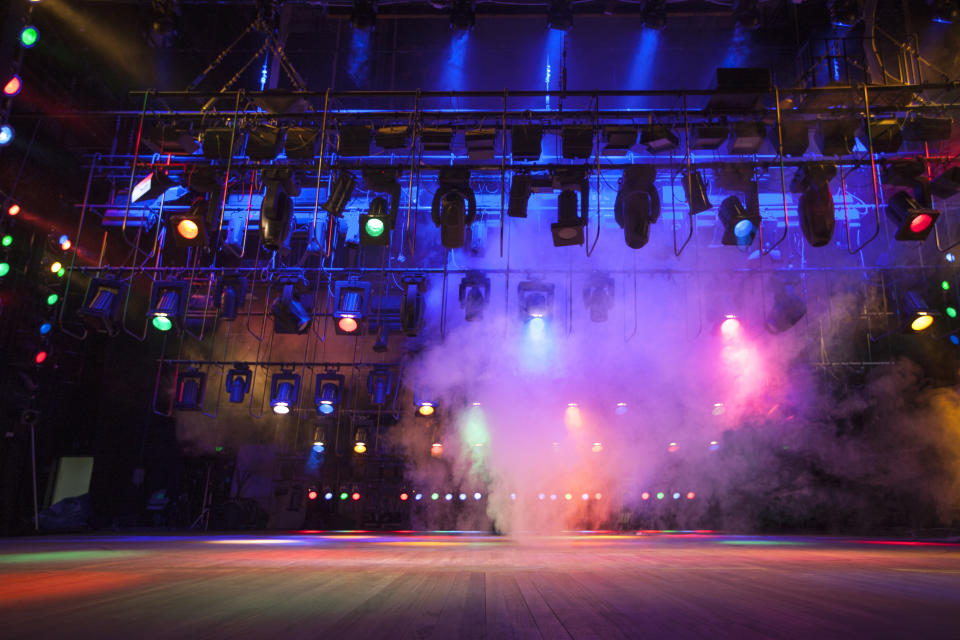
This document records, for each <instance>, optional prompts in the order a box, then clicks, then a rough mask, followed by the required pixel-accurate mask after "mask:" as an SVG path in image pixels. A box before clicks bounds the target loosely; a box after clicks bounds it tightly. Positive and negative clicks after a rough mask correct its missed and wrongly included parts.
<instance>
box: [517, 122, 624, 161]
mask: <svg viewBox="0 0 960 640" xmlns="http://www.w3.org/2000/svg"><path fill="white" fill-rule="evenodd" d="M634 138H636V133H634ZM542 146H543V127H542V126H540V125H538V124H521V125H517V126H515V127H511V128H510V150H511V153H512V154H513V159H514V160H528V161H533V162H536V161H537V160H539V159H540V153H541V151H542Z"/></svg>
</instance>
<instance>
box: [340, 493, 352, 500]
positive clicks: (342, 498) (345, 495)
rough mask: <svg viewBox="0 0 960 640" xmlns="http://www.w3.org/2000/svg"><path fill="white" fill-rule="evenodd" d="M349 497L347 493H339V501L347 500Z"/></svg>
mask: <svg viewBox="0 0 960 640" xmlns="http://www.w3.org/2000/svg"><path fill="white" fill-rule="evenodd" d="M349 497H350V494H349V493H347V492H346V491H343V492H341V493H340V499H341V500H346V499H347V498H349Z"/></svg>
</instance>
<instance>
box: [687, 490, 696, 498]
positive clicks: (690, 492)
mask: <svg viewBox="0 0 960 640" xmlns="http://www.w3.org/2000/svg"><path fill="white" fill-rule="evenodd" d="M696 497H697V494H695V493H694V492H693V491H688V492H687V500H693V499H694V498H696Z"/></svg>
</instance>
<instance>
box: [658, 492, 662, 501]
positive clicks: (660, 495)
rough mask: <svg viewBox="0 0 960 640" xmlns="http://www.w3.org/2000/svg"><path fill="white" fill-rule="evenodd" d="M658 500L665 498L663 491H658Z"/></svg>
mask: <svg viewBox="0 0 960 640" xmlns="http://www.w3.org/2000/svg"><path fill="white" fill-rule="evenodd" d="M657 500H663V491H657Z"/></svg>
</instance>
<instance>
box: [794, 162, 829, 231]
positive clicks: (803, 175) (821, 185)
mask: <svg viewBox="0 0 960 640" xmlns="http://www.w3.org/2000/svg"><path fill="white" fill-rule="evenodd" d="M836 175H837V167H836V165H832V164H823V163H810V164H805V165H802V166H801V167H800V168H799V169H797V172H796V174H794V177H793V180H791V182H790V190H791V191H794V192H796V191H800V198H799V200H798V201H797V214H798V216H799V218H800V230H801V231H802V232H803V237H804V238H806V239H807V242H809V243H810V245H811V246H813V247H824V246H826V245H827V244H829V243H830V240H832V239H833V231H834V227H835V226H836V218H835V216H834V208H833V194H832V193H831V192H830V180H832V179H833V178H834V177H836Z"/></svg>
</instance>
